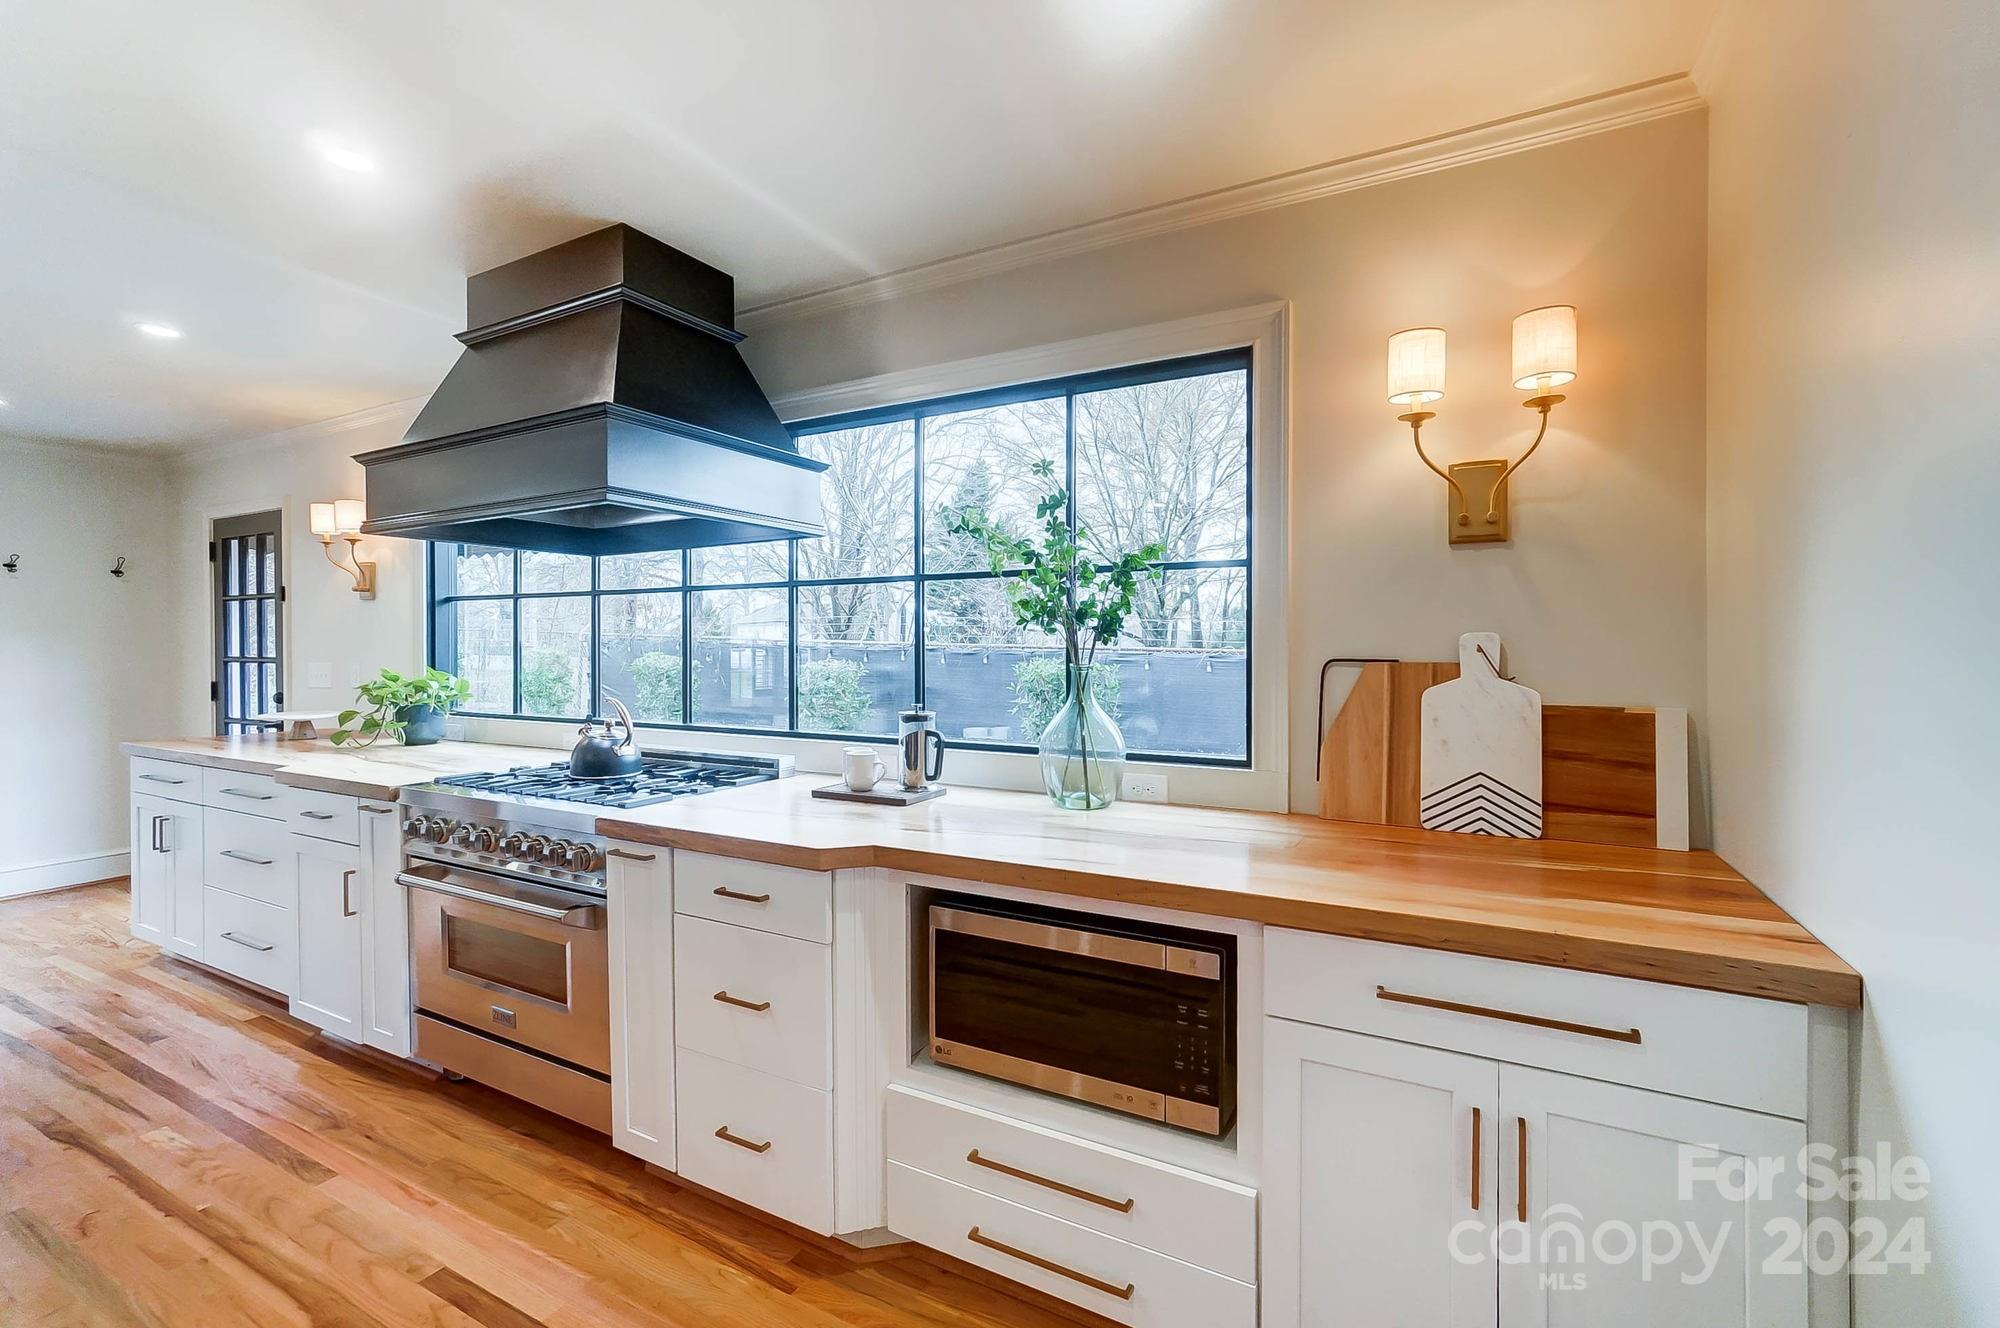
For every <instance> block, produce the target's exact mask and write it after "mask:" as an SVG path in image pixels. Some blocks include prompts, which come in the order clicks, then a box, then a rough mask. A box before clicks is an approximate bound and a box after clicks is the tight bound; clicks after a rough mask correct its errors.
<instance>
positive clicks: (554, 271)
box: [354, 226, 826, 554]
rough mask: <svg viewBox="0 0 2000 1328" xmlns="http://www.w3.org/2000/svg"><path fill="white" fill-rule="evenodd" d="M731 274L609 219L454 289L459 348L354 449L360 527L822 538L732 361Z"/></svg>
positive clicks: (805, 478)
mask: <svg viewBox="0 0 2000 1328" xmlns="http://www.w3.org/2000/svg"><path fill="white" fill-rule="evenodd" d="M735 298H736V283H735V282H734V280H732V279H731V278H730V276H729V274H728V273H726V272H718V271H717V270H716V269H714V268H712V267H710V266H708V265H707V264H706V263H702V262H699V261H697V260H696V259H693V258H690V257H688V256H687V255H686V254H684V253H681V252H680V251H679V250H678V249H673V248H669V247H668V246H667V245H664V244H662V243H660V242H659V241H658V240H655V239H653V238H652V237H651V236H649V235H645V234H642V233H641V232H639V231H635V230H633V229H632V228H631V227H630V226H608V227H606V228H605V229H603V230H601V231H594V232H592V233H591V234H589V235H585V236H581V237H579V238H577V239H574V240H571V241H569V242H568V243H566V244H560V245H557V246H556V247H555V248H553V249H545V250H543V251H542V252H541V253H538V254H532V255H530V256H528V257H527V258H522V259H518V260H516V261H515V262H512V263H508V264H505V265H504V266H501V267H496V268H494V269H492V270H491V271H487V272H481V273H480V274H478V275H477V276H475V277H472V278H471V279H470V280H468V281H467V282H466V284H465V308H466V322H467V323H468V324H470V326H469V327H468V329H467V330H466V331H464V332H461V333H459V334H458V339H459V340H460V341H461V342H463V343H464V345H465V351H464V353H463V354H462V355H460V356H459V359H458V363H457V364H455V365H453V366H452V370H451V372H450V373H449V374H447V375H446V376H445V380H444V382H443V383H441V384H439V386H438V389H437V391H436V392H435V393H433V394H432V396H431V399H430V401H429V403H428V404H427V405H425V407H424V409H423V411H422V413H421V414H419V415H418V416H417V418H416V421H415V422H414V423H412V424H411V425H410V429H409V432H408V433H406V434H405V435H404V436H403V441H402V442H401V443H398V444H397V445H396V446H394V447H386V448H382V449H380V450H378V451H374V452H364V453H362V454H361V455H359V456H357V457H355V458H354V459H355V460H356V461H359V462H360V463H361V464H362V466H363V467H364V468H365V469H366V472H367V511H366V519H365V520H364V521H363V523H362V526H361V529H362V532H363V533H364V534H370V535H397V536H401V537H403V538H406V539H430V540H454V541H461V540H462V541H468V542H472V543H478V544H494V545H500V546H502V547H505V548H513V549H541V550H545V551H547V552H550V553H582V554H616V553H645V552H650V551H652V550H656V549H680V548H690V547H702V546H706V545H714V544H743V543H747V542H750V541H755V540H770V539H798V538H801V537H804V536H810V535H822V534H825V533H826V531H825V526H824V524H823V518H822V515H821V509H820V496H819V491H820V473H821V472H822V471H824V470H825V469H826V464H825V463H824V462H821V461H815V460H812V459H811V458H809V457H805V456H801V455H800V454H799V450H798V446H797V444H795V443H794V442H793V441H792V437H791V435H790V434H789V433H787V432H786V431H785V427H784V425H782V424H780V423H779V422H778V416H777V412H776V411H774V410H772V409H771V403H770V402H769V401H767V400H766V399H765V398H764V393H763V391H762V390H761V389H759V388H758V386H757V380H756V379H755V378H753V377H751V374H750V369H749V366H748V365H746V364H744V363H743V357H742V356H741V355H740V354H738V353H737V350H736V345H737V343H738V342H740V341H742V340H743V334H742V333H741V332H738V331H736V330H735V328H734V326H733V320H734V317H735Z"/></svg>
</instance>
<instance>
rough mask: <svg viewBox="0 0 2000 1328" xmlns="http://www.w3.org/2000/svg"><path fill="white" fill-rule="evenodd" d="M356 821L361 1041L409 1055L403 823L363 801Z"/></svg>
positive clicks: (389, 807) (385, 806) (382, 806)
mask: <svg viewBox="0 0 2000 1328" xmlns="http://www.w3.org/2000/svg"><path fill="white" fill-rule="evenodd" d="M358 814H359V816H360V817H361V831H360V839H361V895H362V899H363V900H364V901H365V902H364V903H363V904H362V906H361V911H362V926H363V930H364V931H365V933H366V936H365V938H364V940H363V942H362V963H361V975H362V979H363V981H364V982H365V983H366V984H367V985H366V999H365V1000H364V1001H363V1002H362V1006H363V1010H364V1012H365V1014H366V1017H367V1026H366V1030H365V1032H364V1035H363V1037H362V1039H361V1040H362V1041H363V1042H366V1043H367V1044H368V1045H369V1046H371V1047H379V1048H381V1049H382V1050H383V1051H386V1052H388V1053H390V1054H391V1055H394V1056H409V1055H410V1054H411V1053H412V1050H413V1048H412V1045H411V1042H410V907H409V904H408V902H407V901H406V900H405V899H404V896H403V885H402V882H400V881H398V880H397V879H396V873H397V872H399V871H401V870H402V866H403V833H402V824H401V821H402V818H401V817H400V816H398V815H397V813H396V808H395V806H394V805H393V804H391V803H382V802H371V801H369V800H367V799H365V798H364V799H363V800H362V801H361V803H360V806H359V811H358Z"/></svg>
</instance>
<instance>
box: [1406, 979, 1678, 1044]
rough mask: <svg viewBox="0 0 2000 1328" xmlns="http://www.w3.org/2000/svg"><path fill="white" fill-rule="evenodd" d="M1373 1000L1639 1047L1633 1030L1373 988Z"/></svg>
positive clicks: (1636, 1031) (1637, 1036)
mask: <svg viewBox="0 0 2000 1328" xmlns="http://www.w3.org/2000/svg"><path fill="white" fill-rule="evenodd" d="M1375 999H1376V1000H1378V1001H1394V1002H1396V1003H1397V1004H1398V1005H1421V1006H1423V1007H1424V1008H1425V1009H1426V1010H1449V1011H1450V1012H1451V1013H1453V1014H1470V1015H1477V1016H1478V1017H1479V1018H1481V1019H1503V1020H1505V1021H1506V1022H1508V1023H1510V1024H1527V1025H1529V1026H1530V1027H1532V1028H1552V1029H1554V1030H1555V1031H1556V1032H1558V1033H1580V1034H1582V1035H1583V1036H1584V1037H1595V1038H1605V1039H1607V1040H1609V1041H1612V1042H1630V1043H1632V1044H1633V1045H1634V1046H1637V1045H1638V1043H1639V1030H1638V1029H1636V1028H1627V1029H1616V1028H1599V1027H1597V1026H1596V1025H1595V1024H1572V1023H1570V1022H1569V1021H1568V1020H1566V1019H1545V1018H1543V1017H1542V1016H1541V1015H1538V1014H1516V1013H1514V1012H1513V1011H1512V1010H1495V1009H1493V1008H1492V1007H1490V1006H1485V1005H1464V1004H1461V1003H1460V1002H1458V1001H1442V1000H1439V999H1438V998H1437V997H1435V996H1411V995H1409V994H1407V993H1405V992H1400V991H1390V990H1389V989H1388V988H1387V987H1377V988H1375Z"/></svg>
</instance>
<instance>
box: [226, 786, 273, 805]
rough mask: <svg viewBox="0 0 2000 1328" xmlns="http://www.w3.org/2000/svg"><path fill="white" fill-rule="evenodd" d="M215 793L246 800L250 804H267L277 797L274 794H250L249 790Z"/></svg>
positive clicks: (230, 790)
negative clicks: (250, 802)
mask: <svg viewBox="0 0 2000 1328" xmlns="http://www.w3.org/2000/svg"><path fill="white" fill-rule="evenodd" d="M216 792H217V793H227V794H228V795H229V796H230V797H232V798H248V799H250V801H252V802H269V801H270V800H271V799H273V798H275V797H277V796H278V795H277V794H275V793H252V792H251V791H250V790H249V789H217V790H216Z"/></svg>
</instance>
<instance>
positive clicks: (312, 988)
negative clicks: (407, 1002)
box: [291, 835, 367, 1042]
mask: <svg viewBox="0 0 2000 1328" xmlns="http://www.w3.org/2000/svg"><path fill="white" fill-rule="evenodd" d="M291 841H292V858H293V862H294V864H295V866H296V870H297V875H298V891H299V893H298V907H297V908H296V909H294V910H293V916H294V918H295V919H296V921H297V925H298V963H299V976H298V982H297V983H296V985H295V986H294V987H293V989H292V990H293V995H292V1014H293V1015H294V1016H295V1017H297V1018H300V1019H303V1020H305V1021H306V1022H307V1023H309V1024H316V1025H318V1026H319V1027H320V1028H323V1029H325V1030H326V1031H327V1032H329V1033H334V1034H337V1035H339V1036H341V1037H344V1038H348V1039H350V1040H352V1041H356V1042H359V1041H360V1040H361V1035H362V1028H363V1023H362V1013H361V1005H362V983H361V950H362V946H363V944H364V943H365V942H366V939H367V933H366V930H365V929H366V925H367V923H366V917H367V913H366V910H365V909H364V908H363V907H362V905H363V902H364V890H363V887H362V882H361V880H360V879H359V878H360V876H361V850H359V849H357V848H356V847H354V846H353V845H352V844H336V843H334V842H333V841H331V840H326V839H314V838H312V837H311V836H309V835H293V836H291Z"/></svg>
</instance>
